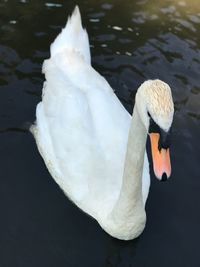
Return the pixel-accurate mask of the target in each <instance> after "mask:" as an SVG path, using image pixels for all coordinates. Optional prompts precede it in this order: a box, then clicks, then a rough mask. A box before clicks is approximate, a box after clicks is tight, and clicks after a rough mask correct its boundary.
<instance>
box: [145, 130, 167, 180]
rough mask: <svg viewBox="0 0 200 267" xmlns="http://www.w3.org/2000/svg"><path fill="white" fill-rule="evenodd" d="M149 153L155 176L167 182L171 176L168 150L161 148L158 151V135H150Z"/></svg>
mask: <svg viewBox="0 0 200 267" xmlns="http://www.w3.org/2000/svg"><path fill="white" fill-rule="evenodd" d="M149 135H150V140H151V153H152V160H153V169H154V173H155V176H156V177H157V178H158V179H159V180H162V181H164V180H167V178H169V177H170V175H171V162H170V154H169V148H167V149H165V148H161V149H160V150H159V144H158V143H159V139H160V134H159V133H150V134H149Z"/></svg>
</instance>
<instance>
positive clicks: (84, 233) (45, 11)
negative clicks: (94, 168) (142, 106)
mask: <svg viewBox="0 0 200 267" xmlns="http://www.w3.org/2000/svg"><path fill="white" fill-rule="evenodd" d="M77 3H78V4H79V6H80V8H81V12H82V16H83V23H84V25H85V26H86V27H87V30H88V33H89V36H90V45H91V53H92V64H93V66H94V67H95V68H96V69H97V70H98V71H99V72H100V73H101V74H102V75H103V76H105V77H106V79H107V80H108V81H109V83H110V84H111V86H112V87H113V88H114V90H115V92H116V94H117V96H118V97H119V99H120V100H121V102H122V103H123V104H124V106H125V107H126V109H127V110H128V111H129V112H132V108H133V105H134V96H135V93H136V90H137V88H138V86H139V85H140V84H141V82H143V81H144V80H146V79H152V78H160V79H163V80H164V81H166V82H168V83H169V84H170V86H171V88H172V91H173V92H172V93H173V98H174V102H175V110H176V113H175V118H174V123H173V143H172V151H171V156H172V167H173V174H172V178H171V179H170V180H169V181H168V182H167V183H164V184H161V183H158V182H157V181H156V180H152V185H151V190H150V195H149V199H148V202H147V206H146V211H147V218H148V220H147V226H146V228H145V231H144V233H143V234H142V235H141V236H140V237H139V238H138V239H137V240H133V241H130V242H122V241H119V240H116V239H113V238H111V237H110V236H108V235H107V234H106V233H104V232H103V231H102V230H101V228H100V227H99V226H98V224H97V223H96V222H95V221H94V220H93V219H91V218H90V217H88V216H87V215H85V214H84V213H82V212H81V211H80V210H79V209H78V208H76V207H75V206H74V205H73V204H72V203H71V202H70V201H69V200H67V198H66V197H65V196H64V194H63V193H62V192H61V190H60V189H59V188H58V186H57V185H56V184H55V182H54V181H53V179H52V178H51V177H50V175H49V174H48V172H47V170H46V168H45V165H44V163H43V161H42V159H41V157H40V156H39V153H38V151H37V148H36V145H35V142H34V140H33V138H32V136H31V134H30V132H29V131H28V127H27V123H26V122H29V124H30V123H33V122H34V120H35V108H36V105H37V103H38V102H39V101H40V100H41V89H42V84H43V80H44V77H43V75H42V74H41V67H42V62H43V60H44V59H46V58H48V57H49V45H50V43H51V42H52V41H53V40H54V38H55V37H56V35H57V34H58V33H59V31H60V29H61V28H62V27H63V26H64V25H65V23H66V19H67V16H68V15H69V14H70V13H71V11H72V9H73V8H74V6H75V4H77ZM0 36H1V39H0V102H1V105H0V152H1V153H0V155H1V156H0V159H1V179H0V183H1V185H0V199H1V201H0V210H1V220H0V231H1V239H0V266H2V267H4V266H6V267H7V266H8V267H10V266H20V267H23V266H29V267H31V266H42V267H44V266H48V267H49V266H59V267H61V266H67V267H71V266H87V267H89V266H92V267H93V266H95V267H98V266H99V267H100V266H101V267H102V266H105V267H109V266H113V267H122V266H123V267H124V266H132V267H146V266H147V267H151V266H153V267H155V266H159V267H160V266H162V267H165V266H167V267H168V266H176V267H179V266H181V267H183V266H187V267H188V266H192V267H198V266H199V249H198V247H199V236H200V230H199V225H200V214H199V210H200V201H199V191H200V180H199V177H200V168H199V154H200V142H199V136H200V124H199V122H200V109H199V103H200V85H199V73H200V39H199V36H200V5H199V0H190V1H189V0H180V1H178V0H166V1H161V0H159V1H156V0H152V1H150V0H136V1H130V0H124V1H118V0H117V1H113V0H110V1H107V2H104V1H103V0H97V1H95V3H94V1H92V0H84V1H76V3H75V2H74V1H72V0H70V1H61V0H55V1H52V2H51V1H48V2H47V1H44V0H40V1H39V0H34V1H32V0H19V1H17V0H16V1H9V0H8V1H3V0H0Z"/></svg>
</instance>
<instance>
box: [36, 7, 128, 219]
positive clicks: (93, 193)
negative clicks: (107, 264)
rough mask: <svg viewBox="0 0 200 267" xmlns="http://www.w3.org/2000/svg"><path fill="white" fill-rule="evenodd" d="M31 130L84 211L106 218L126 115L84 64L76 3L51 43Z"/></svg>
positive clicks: (120, 162) (119, 168)
mask: <svg viewBox="0 0 200 267" xmlns="http://www.w3.org/2000/svg"><path fill="white" fill-rule="evenodd" d="M43 72H44V74H45V78H46V81H45V83H44V88H43V96H42V102H40V103H39V104H38V106H37V111H36V118H37V119H36V123H35V125H34V126H33V127H32V132H33V134H34V136H35V138H36V142H37V145H38V148H39V151H40V153H41V155H42V157H43V159H44V161H45V163H46V165H47V168H48V170H49V172H50V173H51V175H52V176H53V178H54V179H55V181H56V182H57V183H58V184H59V186H60V187H61V188H62V190H63V191H64V192H65V194H66V195H67V196H68V197H69V198H70V199H71V200H72V201H73V202H75V203H76V204H77V205H78V206H79V207H80V208H81V209H83V210H84V211H85V212H87V213H89V214H91V215H92V216H95V217H96V218H98V216H99V214H101V217H102V216H104V215H105V216H106V214H108V213H109V212H110V211H111V209H112V207H113V205H114V204H115V202H116V200H117V197H118V196H119V192H120V188H121V182H122V176H123V167H124V159H125V153H126V146H127V139H128V131H129V126H130V115H129V114H128V113H127V111H126V110H125V109H124V107H123V106H122V105H121V103H120V102H119V100H118V99H117V97H116V95H115V94H114V93H113V90H112V89H111V87H110V86H109V84H108V83H107V82H106V80H105V79H104V78H103V77H102V76H100V75H99V74H98V73H97V72H96V71H95V70H94V69H93V68H92V67H91V65H90V52H89V42H88V36H87V33H86V31H85V30H83V28H82V25H81V18H80V13H79V10H78V8H77V7H76V9H75V11H74V13H73V15H72V17H71V18H69V19H68V23H67V25H66V27H65V29H64V30H62V33H61V34H60V35H59V36H58V37H57V38H56V40H55V41H54V43H53V44H52V45H51V57H50V59H48V60H46V61H45V62H44V65H43Z"/></svg>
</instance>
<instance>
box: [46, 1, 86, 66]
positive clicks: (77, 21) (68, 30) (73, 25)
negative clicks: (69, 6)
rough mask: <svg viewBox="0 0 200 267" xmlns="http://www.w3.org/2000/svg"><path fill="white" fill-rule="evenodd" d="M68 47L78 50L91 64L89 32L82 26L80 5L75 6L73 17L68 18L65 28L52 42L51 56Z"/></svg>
mask: <svg viewBox="0 0 200 267" xmlns="http://www.w3.org/2000/svg"><path fill="white" fill-rule="evenodd" d="M66 49H68V50H73V51H76V52H78V53H79V54H80V55H81V56H82V57H83V58H84V60H85V61H86V62H87V63H89V64H90V62H91V57H90V47H89V40H88V34H87V32H86V30H85V29H83V27H82V23H81V14H80V11H79V8H78V6H76V7H75V9H74V11H73V13H72V15H71V17H69V18H68V21H67V24H66V26H65V28H64V29H63V30H62V32H61V33H60V34H59V35H58V36H57V38H56V39H55V41H54V42H53V43H52V44H51V56H52V57H53V56H55V55H56V54H57V53H60V52H61V51H62V50H66Z"/></svg>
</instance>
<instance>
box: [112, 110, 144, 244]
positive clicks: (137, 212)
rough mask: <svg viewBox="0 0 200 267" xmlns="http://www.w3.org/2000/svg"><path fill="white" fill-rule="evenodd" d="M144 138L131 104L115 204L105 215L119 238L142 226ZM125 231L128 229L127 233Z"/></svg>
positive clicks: (136, 113) (137, 233)
mask: <svg viewBox="0 0 200 267" xmlns="http://www.w3.org/2000/svg"><path fill="white" fill-rule="evenodd" d="M146 138H147V131H146V129H145V127H144V125H143V123H142V121H141V119H140V116H139V114H138V110H137V107H136V105H135V107H134V111H133V116H132V120H131V126H130V130H129V138H128V145H127V152H126V158H125V166H124V175H123V181H122V187H121V191H120V195H119V198H118V200H117V203H116V205H115V206H114V208H113V210H112V212H111V214H110V216H109V223H110V224H111V225H112V228H115V230H114V229H113V230H114V231H115V235H116V234H117V236H118V238H120V239H131V238H135V237H136V236H138V235H139V234H140V233H141V232H142V231H143V229H144V226H145V222H146V214H145V210H144V204H143V198H142V173H143V163H144V153H145V147H146ZM124 228H126V230H125V229H124ZM127 228H130V229H129V231H128V232H129V233H128V234H127ZM123 229H124V230H125V231H124V230H123ZM125 232H126V236H124V233H125ZM113 233H114V232H113Z"/></svg>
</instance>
